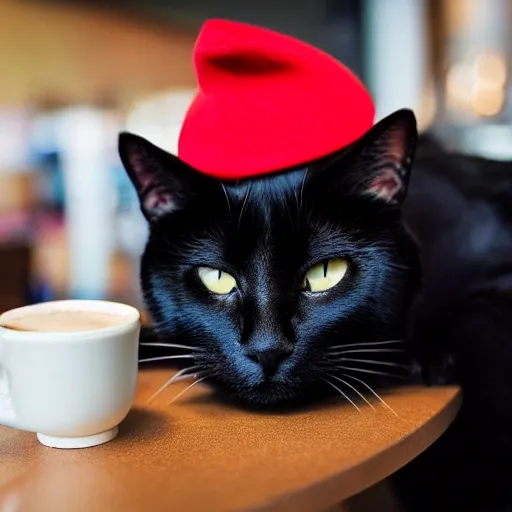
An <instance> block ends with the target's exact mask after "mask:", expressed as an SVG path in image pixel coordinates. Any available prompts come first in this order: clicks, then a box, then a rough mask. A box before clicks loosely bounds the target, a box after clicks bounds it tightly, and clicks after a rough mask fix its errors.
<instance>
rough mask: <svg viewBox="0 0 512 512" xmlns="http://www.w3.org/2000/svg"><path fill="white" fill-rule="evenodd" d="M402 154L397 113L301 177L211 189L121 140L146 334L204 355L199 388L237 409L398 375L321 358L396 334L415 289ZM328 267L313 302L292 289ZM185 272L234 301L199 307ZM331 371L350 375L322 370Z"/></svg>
mask: <svg viewBox="0 0 512 512" xmlns="http://www.w3.org/2000/svg"><path fill="white" fill-rule="evenodd" d="M415 142H416V123H415V119H414V115H413V114H412V112H410V111H400V112H397V113H396V114H394V115H392V116H390V117H389V118H387V119H385V120H384V121H382V122H381V123H379V124H378V125H377V126H376V127H374V129H373V130H371V132H370V133H369V134H367V135H366V136H365V137H363V138H362V139H361V140H360V141H358V142H357V143H355V144H354V145H353V146H352V147H351V148H349V149H348V150H345V151H342V152H339V153H337V154H334V155H331V156H330V157H328V158H325V159H322V160H321V161H318V162H314V163H311V164H310V165H308V166H307V167H304V168H300V169H292V170H288V171H284V172H280V173H276V174H271V175H269V176H265V177H261V178H257V179H252V180H246V181H240V182H229V181H224V182H220V181H218V180H215V179H212V178H210V177H206V176H204V175H201V174H200V173H198V172H197V171H194V170H193V169H191V168H188V167H187V166H186V165H185V164H184V163H182V162H180V161H179V160H178V159H177V158H176V157H171V156H170V155H168V154H165V153H164V152H163V151H161V150H159V149H158V148H155V147H154V146H152V145H150V144H149V143H148V142H146V141H144V140H143V139H140V138H139V137H136V136H133V135H129V134H122V135H121V137H120V154H121V158H122V160H123V162H124V165H125V166H126V168H127V170H128V173H129V175H130V177H131V178H132V180H133V182H134V185H135V187H136V189H137V190H138V191H139V195H140V198H141V205H142V208H143V212H144V214H145V215H146V217H147V218H148V219H149V220H151V234H150V238H149V242H148V244H147V248H146V251H145V253H144V256H143V259H142V288H143V291H144V296H145V299H146V303H147V305H148V308H149V311H150V313H151V315H152V318H153V320H154V325H155V328H156V330H157V332H158V333H159V334H160V335H161V336H162V338H165V339H169V340H172V341H173V342H178V343H184V344H186V345H193V346H197V347H199V348H201V349H204V351H203V352H202V353H201V356H200V357H198V358H197V359H196V361H195V362H196V363H197V364H198V365H200V366H201V370H203V371H204V375H209V376H210V377H209V378H208V382H210V383H211V384H213V385H215V386H216V387H217V388H220V389H222V390H225V391H227V392H228V393H229V395H230V396H231V397H232V398H234V399H236V400H241V401H243V402H245V403H247V404H249V405H256V406H266V405H281V404H284V403H287V402H295V401H303V400H308V399H316V400H318V399H320V398H323V397H325V396H329V395H330V394H331V392H333V391H334V389H333V388H332V386H330V385H329V384H328V383H326V382H325V379H326V378H327V379H328V380H330V381H332V382H333V383H337V384H338V385H341V384H340V382H339V381H338V382H336V380H335V379H333V378H332V377H328V375H327V374H328V373H330V374H334V375H336V376H338V377H342V374H343V373H348V374H349V375H352V377H347V379H350V378H352V381H353V383H356V385H357V381H356V380H355V379H354V377H355V378H362V379H364V380H365V381H366V382H368V383H369V384H370V385H380V384H382V383H384V381H385V380H386V379H383V377H385V375H384V373H390V374H392V375H394V374H397V373H399V370H396V368H397V367H395V366H392V365H379V364H375V363H365V362H363V363H360V362H352V363H350V362H345V363H343V362H342V360H341V359H340V355H338V356H336V355H334V353H333V352H334V351H333V350H332V349H330V347H333V346H339V345H345V344H352V343H363V342H376V341H387V340H398V339H401V338H402V337H403V336H404V333H405V330H406V328H407V315H406V312H407V309H408V306H409V305H410V303H411V300H412V296H413V294H414V292H415V290H416V289H417V288H418V286H419V282H420V271H419V259H418V253H417V250H416V247H415V245H414V243H413V242H412V241H411V238H410V236H409V234H408V232H407V231H406V229H405V228H404V227H403V225H402V222H401V209H400V206H401V203H402V201H403V199H404V198H405V194H406V190H407V185H408V175H409V170H410V166H411V162H412V156H413V152H414V147H415ZM336 257H345V258H347V259H348V260H349V271H348V275H347V276H346V277H345V279H344V280H343V281H342V282H341V283H340V284H339V285H338V286H336V287H335V288H333V289H332V290H330V291H329V292H326V293H322V294H318V295H313V294H310V293H307V292H304V291H302V290H301V284H302V282H303V278H304V273H305V272H306V271H307V270H308V268H309V267H311V266H312V265H314V264H316V263H319V262H322V261H324V260H327V259H330V258H336ZM199 266H207V267H212V268H216V269H220V270H223V271H226V272H229V273H230V274H232V275H233V276H235V277H236V279H237V281H238V283H239V286H238V288H237V290H236V291H234V292H233V293H231V294H229V295H228V296H221V297H219V296H214V295H212V294H211V293H210V292H209V291H208V290H206V288H205V287H204V286H203V285H202V283H201V282H200V281H199V279H198V277H197V267H199ZM383 348H386V347H383ZM387 348H388V349H390V350H389V352H379V353H372V352H365V353H354V354H352V357H353V358H356V359H365V358H366V359H368V360H377V361H378V360H382V361H386V362H388V363H399V362H400V361H402V360H403V354H401V353H400V352H399V351H398V350H397V351H395V349H396V348H397V345H390V346H389V347H387ZM398 349H400V346H398ZM338 352H339V351H338ZM267 353H271V354H273V356H274V357H278V358H279V359H280V360H282V362H281V364H280V365H279V368H278V371H277V372H276V373H275V375H273V376H270V377H269V376H266V375H265V372H264V371H263V370H264V368H262V367H261V365H259V364H258V363H257V362H255V361H254V359H255V357H254V356H255V354H256V355H258V354H267ZM346 357H348V354H347V356H346ZM342 364H344V365H345V366H348V367H355V368H360V369H362V371H361V370H359V369H357V370H354V371H352V370H343V371H342V370H340V369H339V368H335V366H336V365H342ZM390 369H391V370H393V371H392V372H391V371H390ZM373 372H377V373H373ZM378 372H382V374H381V375H379V374H378ZM402 374H403V372H402ZM395 381H396V379H395ZM363 391H364V389H363ZM356 398H357V397H356Z"/></svg>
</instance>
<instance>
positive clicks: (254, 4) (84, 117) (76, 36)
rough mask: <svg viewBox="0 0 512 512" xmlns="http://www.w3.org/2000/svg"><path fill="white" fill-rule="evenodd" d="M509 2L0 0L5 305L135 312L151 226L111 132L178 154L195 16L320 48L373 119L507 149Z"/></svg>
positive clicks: (491, 149)
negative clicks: (365, 93)
mask: <svg viewBox="0 0 512 512" xmlns="http://www.w3.org/2000/svg"><path fill="white" fill-rule="evenodd" d="M511 9H512V2H510V1H508V0H293V1H290V0H257V1H251V0H111V1H107V0H103V1H94V0H84V1H79V0H67V1H65V0H62V1H57V0H0V76H1V77H2V78H1V80H0V311H2V310H6V309H10V308H13V307H17V306H20V305H23V304H27V303H33V302H38V301H45V300H50V299H59V298H66V297H72V298H106V299H111V300H120V301H123V302H127V303H129V304H133V305H135V306H137V307H139V308H141V309H142V308H143V306H142V303H141V297H140V292H139V284H138V266H139V258H140V254H141V252H142V250H143V247H144V243H145V238H146V224H145V221H144V220H143V218H142V215H141V213H140V211H139V207H138V204H137V198H136V197H135V194H134V192H133V191H132V189H131V186H130V184H129V182H128V179H127V177H126V176H125V174H124V171H123V169H122V167H121V164H120V161H119V159H118V156H117V148H116V144H117V134H118V132H119V131H120V130H130V131H133V132H136V133H139V134H141V135H143V136H145V137H146V138H148V139H149V140H151V141H152V142H154V143H155V144H158V145H160V146H162V147H164V148H165V149H167V150H169V151H176V148H177V138H178V133H179V130H180V124H181V121H182V119H183V116H184V114H185V111H186V109H187V107H188V104H189V102H190V101H191V99H192V96H193V94H194V91H195V86H196V84H195V77H194V73H193V68H192V59H191V55H192V47H193V44H194V41H195V38H196V36H197V33H198V31H199V29H200V27H201V24H202V22H203V21H204V20H205V19H207V18H210V17H225V18H229V19H233V20H239V21H246V22H252V23H255V24H259V25H261V26H266V27H269V28H274V29H277V30H280V31H282V32H285V33H288V34H290V35H293V36H297V37H299V38H301V39H304V40H305V41H308V42H310V43H313V44H315V45H317V46H319V47H321V48H323V49H324V50H327V51H328V52H330V53H331V54H333V55H334V56H336V57H337V58H339V59H340V60H341V61H342V62H344V63H345V64H346V65H348V66H349V67H350V68H351V69H352V70H353V71H354V72H355V73H356V74H357V75H359V76H360V77H361V78H362V79H363V81H364V82H365V83H366V84H367V85H368V87H369V88H370V90H371V92H372V94H373V96H374V98H375V101H376V104H377V117H378V118H381V117H383V116H385V115H387V114H389V113H390V112H391V111H393V110H395V109H397V108H401V107H410V108H413V109H414V110H415V112H416V114H417V116H418V119H419V123H420V128H421V130H427V129H428V130H432V131H433V132H435V133H437V134H438V135H439V136H440V137H442V139H443V141H444V143H445V145H447V146H449V147H450V148H453V149H458V150H460V151H464V152H469V153H473V154H480V155H483V156H489V157H493V158H497V159H509V158H512V154H510V153H512V123H511V121H512V103H511V101H510V96H511V95H510V92H511V91H510V80H509V69H510V65H511V60H510V49H511V41H510V40H509V38H510V36H509V34H510V33H512V30H511V29H512V27H511V24H512V16H511V14H512V13H511Z"/></svg>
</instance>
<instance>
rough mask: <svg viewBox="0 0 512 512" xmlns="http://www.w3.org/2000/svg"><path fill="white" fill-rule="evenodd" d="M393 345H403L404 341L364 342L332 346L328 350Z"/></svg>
mask: <svg viewBox="0 0 512 512" xmlns="http://www.w3.org/2000/svg"><path fill="white" fill-rule="evenodd" d="M393 343H404V340H388V341H364V342H362V343H347V344H346V345H334V346H333V347H329V350H332V349H336V348H352V347H366V346H372V347H373V346H376V345H391V344H393Z"/></svg>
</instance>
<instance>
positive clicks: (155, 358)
mask: <svg viewBox="0 0 512 512" xmlns="http://www.w3.org/2000/svg"><path fill="white" fill-rule="evenodd" d="M194 357H197V355H194V354H183V355H179V356H160V357H150V358H148V359H139V363H151V362H153V361H168V360H169V359H194Z"/></svg>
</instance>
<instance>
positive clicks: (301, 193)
mask: <svg viewBox="0 0 512 512" xmlns="http://www.w3.org/2000/svg"><path fill="white" fill-rule="evenodd" d="M309 169H310V168H309V166H308V168H307V169H306V172H305V173H304V178H302V184H301V186H300V202H299V212H300V210H302V199H303V197H304V185H305V184H306V180H307V179H308V173H309Z"/></svg>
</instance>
